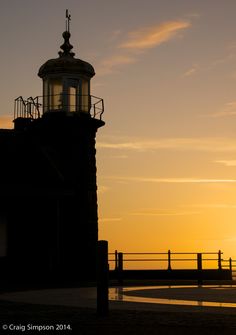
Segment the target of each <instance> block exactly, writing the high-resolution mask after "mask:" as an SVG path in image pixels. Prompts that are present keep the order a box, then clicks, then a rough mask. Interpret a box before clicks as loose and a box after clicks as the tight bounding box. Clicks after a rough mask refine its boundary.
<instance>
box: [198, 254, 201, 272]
mask: <svg viewBox="0 0 236 335" xmlns="http://www.w3.org/2000/svg"><path fill="white" fill-rule="evenodd" d="M197 269H198V271H201V270H202V254H201V253H198V254H197Z"/></svg>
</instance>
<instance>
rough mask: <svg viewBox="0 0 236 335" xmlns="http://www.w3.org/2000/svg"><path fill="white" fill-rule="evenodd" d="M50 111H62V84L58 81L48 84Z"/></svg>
mask: <svg viewBox="0 0 236 335" xmlns="http://www.w3.org/2000/svg"><path fill="white" fill-rule="evenodd" d="M50 109H52V110H55V109H56V110H57V109H62V83H61V81H60V80H59V79H54V80H52V81H51V83H50Z"/></svg>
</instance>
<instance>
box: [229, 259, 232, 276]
mask: <svg viewBox="0 0 236 335" xmlns="http://www.w3.org/2000/svg"><path fill="white" fill-rule="evenodd" d="M229 270H230V272H231V274H232V258H231V257H230V258H229Z"/></svg>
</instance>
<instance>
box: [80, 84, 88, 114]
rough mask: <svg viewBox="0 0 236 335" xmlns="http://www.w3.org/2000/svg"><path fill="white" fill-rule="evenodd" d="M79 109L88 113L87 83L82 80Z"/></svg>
mask: <svg viewBox="0 0 236 335" xmlns="http://www.w3.org/2000/svg"><path fill="white" fill-rule="evenodd" d="M81 109H82V111H83V112H89V110H90V97H89V88H88V81H86V80H83V82H82V101H81Z"/></svg>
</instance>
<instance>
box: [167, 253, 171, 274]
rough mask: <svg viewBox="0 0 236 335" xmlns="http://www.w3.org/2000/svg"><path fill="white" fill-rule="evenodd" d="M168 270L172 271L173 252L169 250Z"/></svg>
mask: <svg viewBox="0 0 236 335" xmlns="http://www.w3.org/2000/svg"><path fill="white" fill-rule="evenodd" d="M168 270H171V251H170V250H168Z"/></svg>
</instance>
